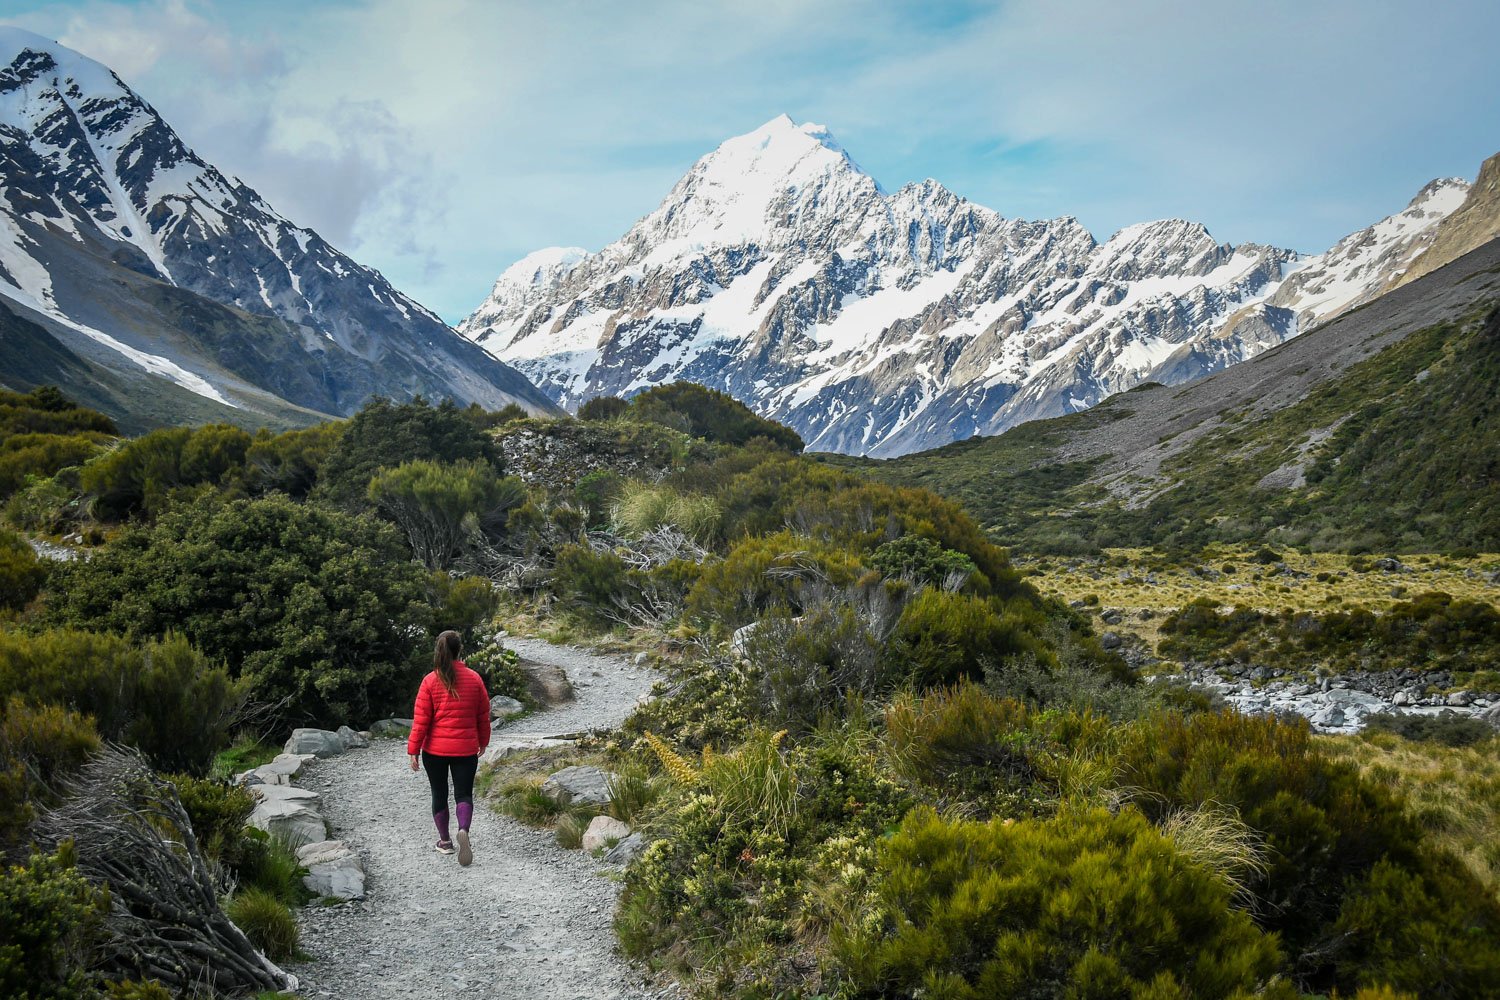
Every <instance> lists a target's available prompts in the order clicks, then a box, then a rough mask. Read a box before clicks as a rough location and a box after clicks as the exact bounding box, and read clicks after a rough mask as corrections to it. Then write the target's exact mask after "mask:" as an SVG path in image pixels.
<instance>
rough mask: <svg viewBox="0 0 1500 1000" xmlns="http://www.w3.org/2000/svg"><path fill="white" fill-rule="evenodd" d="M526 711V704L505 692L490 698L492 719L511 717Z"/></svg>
mask: <svg viewBox="0 0 1500 1000" xmlns="http://www.w3.org/2000/svg"><path fill="white" fill-rule="evenodd" d="M524 711H526V706H525V705H523V704H521V703H520V702H519V701H516V699H514V698H507V697H506V696H505V695H503V694H497V695H495V697H493V698H491V699H490V718H492V719H509V718H511V717H513V716H517V715H520V714H521V713H522V712H524Z"/></svg>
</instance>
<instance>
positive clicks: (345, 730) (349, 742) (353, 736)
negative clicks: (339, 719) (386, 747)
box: [338, 726, 370, 750]
mask: <svg viewBox="0 0 1500 1000" xmlns="http://www.w3.org/2000/svg"><path fill="white" fill-rule="evenodd" d="M338 737H339V739H341V740H343V741H344V749H345V750H353V749H355V748H356V747H367V746H369V745H370V741H369V739H368V738H366V737H365V736H363V735H361V734H359V733H356V732H355V731H354V730H353V729H350V728H349V727H348V726H339V731H338Z"/></svg>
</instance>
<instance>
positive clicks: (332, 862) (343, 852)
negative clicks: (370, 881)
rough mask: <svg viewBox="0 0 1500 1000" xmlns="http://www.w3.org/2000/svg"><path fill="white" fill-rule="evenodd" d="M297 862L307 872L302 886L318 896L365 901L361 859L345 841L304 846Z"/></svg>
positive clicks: (363, 872)
mask: <svg viewBox="0 0 1500 1000" xmlns="http://www.w3.org/2000/svg"><path fill="white" fill-rule="evenodd" d="M297 860H298V861H299V862H301V863H302V867H304V868H306V869H307V874H306V875H304V876H303V877H302V884H303V885H305V886H307V888H308V889H309V890H311V891H312V892H315V893H317V894H318V895H319V896H327V897H331V898H333V899H364V898H365V869H364V866H363V865H361V864H360V863H359V856H358V855H357V854H355V853H354V852H353V851H351V850H349V848H348V847H346V846H344V842H343V841H342V840H325V841H323V842H322V843H317V844H305V845H303V846H302V847H299V848H298V849H297Z"/></svg>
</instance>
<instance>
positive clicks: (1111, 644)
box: [1099, 632, 1125, 649]
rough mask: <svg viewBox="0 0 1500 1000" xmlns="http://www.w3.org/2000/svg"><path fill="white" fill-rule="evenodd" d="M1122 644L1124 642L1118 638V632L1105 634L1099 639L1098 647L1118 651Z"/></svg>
mask: <svg viewBox="0 0 1500 1000" xmlns="http://www.w3.org/2000/svg"><path fill="white" fill-rule="evenodd" d="M1124 644H1125V640H1123V639H1121V638H1120V633H1118V632H1106V633H1104V634H1103V635H1101V636H1100V637H1099V645H1101V646H1103V647H1104V648H1105V649H1119V648H1120V647H1121V646H1123V645H1124Z"/></svg>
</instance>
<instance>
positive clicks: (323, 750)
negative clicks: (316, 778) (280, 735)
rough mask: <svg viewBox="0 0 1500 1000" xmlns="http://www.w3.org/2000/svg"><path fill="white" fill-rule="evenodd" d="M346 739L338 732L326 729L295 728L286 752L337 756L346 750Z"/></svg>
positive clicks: (287, 742)
mask: <svg viewBox="0 0 1500 1000" xmlns="http://www.w3.org/2000/svg"><path fill="white" fill-rule="evenodd" d="M344 749H345V747H344V741H343V740H342V739H340V738H339V734H338V733H330V732H329V731H328V730H326V729H293V730H292V737H291V739H289V740H287V741H286V752H287V753H294V754H302V753H310V754H313V755H314V756H317V757H337V756H338V755H339V754H341V753H343V752H344Z"/></svg>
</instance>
